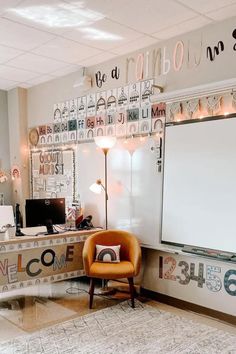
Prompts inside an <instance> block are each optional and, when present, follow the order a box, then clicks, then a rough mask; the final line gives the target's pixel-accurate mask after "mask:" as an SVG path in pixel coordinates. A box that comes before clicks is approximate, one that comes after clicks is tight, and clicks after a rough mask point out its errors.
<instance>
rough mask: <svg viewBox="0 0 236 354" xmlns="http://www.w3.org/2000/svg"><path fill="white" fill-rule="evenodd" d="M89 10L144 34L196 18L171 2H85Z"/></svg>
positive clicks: (163, 0)
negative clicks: (98, 12)
mask: <svg viewBox="0 0 236 354" xmlns="http://www.w3.org/2000/svg"><path fill="white" fill-rule="evenodd" d="M86 4H87V6H88V7H89V8H91V9H94V10H98V9H99V10H100V12H102V13H103V14H104V15H106V17H108V18H109V19H110V20H114V21H117V22H119V24H123V25H126V26H127V27H130V28H132V29H135V30H137V31H141V32H142V33H145V34H151V33H154V32H157V31H159V30H162V29H163V28H165V27H168V26H171V25H172V26H173V25H175V24H176V23H179V22H181V21H185V20H188V19H190V18H192V17H195V16H196V13H195V12H194V11H193V10H191V9H189V8H186V7H185V6H183V5H182V4H179V3H177V2H175V1H173V0H148V1H145V2H144V1H143V0H129V1H127V0H119V1H117V0H103V1H101V0H87V1H86Z"/></svg>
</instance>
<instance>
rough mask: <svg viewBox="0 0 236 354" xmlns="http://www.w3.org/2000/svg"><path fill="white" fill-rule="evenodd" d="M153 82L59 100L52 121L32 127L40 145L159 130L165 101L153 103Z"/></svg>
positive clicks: (164, 112) (132, 134)
mask: <svg viewBox="0 0 236 354" xmlns="http://www.w3.org/2000/svg"><path fill="white" fill-rule="evenodd" d="M153 84H154V80H153V79H149V80H144V81H140V82H136V83H133V84H130V85H126V86H122V87H119V88H117V89H112V90H107V91H101V92H97V93H90V94H88V95H86V96H82V97H78V98H74V99H71V100H68V101H65V102H59V103H56V104H55V105H54V107H53V123H50V124H47V125H43V126H39V127H36V128H32V129H33V130H35V129H36V130H37V132H38V142H37V144H38V145H50V144H62V143H68V142H70V143H71V142H74V143H75V142H84V141H88V140H91V139H93V138H94V137H95V136H103V135H110V136H118V137H129V136H134V135H137V134H145V133H151V132H158V131H159V130H158V129H159V123H158V122H159V121H160V120H161V119H163V117H165V114H166V108H165V103H158V104H153V103H151V100H150V97H151V95H152V94H153ZM32 129H31V130H32ZM31 145H32V144H31Z"/></svg>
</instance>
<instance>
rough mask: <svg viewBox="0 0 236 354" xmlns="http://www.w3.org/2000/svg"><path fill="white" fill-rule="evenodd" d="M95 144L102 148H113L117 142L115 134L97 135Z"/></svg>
mask: <svg viewBox="0 0 236 354" xmlns="http://www.w3.org/2000/svg"><path fill="white" fill-rule="evenodd" d="M94 141H95V144H96V145H97V146H99V147H100V148H101V149H111V148H112V147H113V146H114V145H115V143H116V137H115V136H96V137H95V138H94Z"/></svg>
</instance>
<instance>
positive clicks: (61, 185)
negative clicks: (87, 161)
mask: <svg viewBox="0 0 236 354" xmlns="http://www.w3.org/2000/svg"><path fill="white" fill-rule="evenodd" d="M31 191H32V198H66V202H67V204H71V203H72V201H73V200H74V199H75V151H74V150H73V149H66V150H62V149H54V150H52V149H51V150H50V149H49V150H38V151H34V150H31Z"/></svg>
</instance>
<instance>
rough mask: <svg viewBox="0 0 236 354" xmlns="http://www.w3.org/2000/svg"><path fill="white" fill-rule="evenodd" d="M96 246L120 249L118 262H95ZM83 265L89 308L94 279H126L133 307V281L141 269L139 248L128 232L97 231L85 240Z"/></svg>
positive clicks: (133, 237)
mask: <svg viewBox="0 0 236 354" xmlns="http://www.w3.org/2000/svg"><path fill="white" fill-rule="evenodd" d="M96 245H104V246H115V245H121V247H120V262H119V263H106V262H97V261H95V256H96ZM83 263H84V269H85V273H86V275H87V276H88V277H90V289H89V295H90V300H89V308H90V309H91V308H92V305H93V294H94V279H95V278H100V279H106V280H111V279H121V278H127V279H128V281H129V289H130V295H131V304H132V307H134V294H135V289H134V281H133V278H134V276H136V275H137V274H138V273H139V271H140V267H141V248H140V245H139V242H138V240H137V238H136V237H135V236H134V235H132V234H131V233H129V232H126V231H120V230H106V231H105V230H104V231H99V232H97V233H95V234H93V235H91V236H89V237H88V238H87V240H86V241H85V244H84V248H83Z"/></svg>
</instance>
